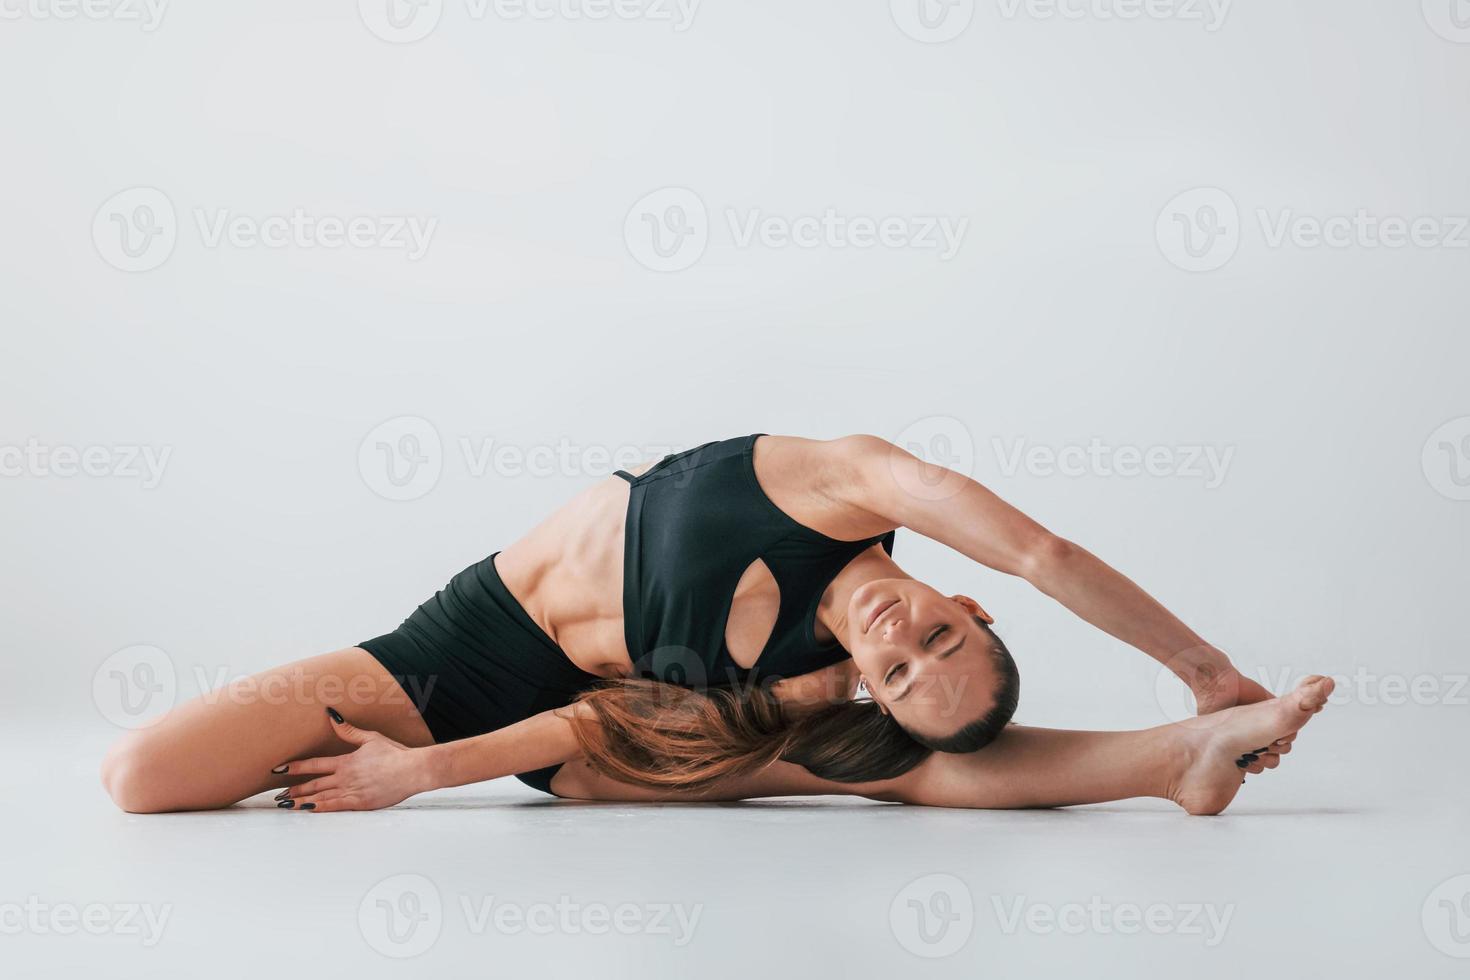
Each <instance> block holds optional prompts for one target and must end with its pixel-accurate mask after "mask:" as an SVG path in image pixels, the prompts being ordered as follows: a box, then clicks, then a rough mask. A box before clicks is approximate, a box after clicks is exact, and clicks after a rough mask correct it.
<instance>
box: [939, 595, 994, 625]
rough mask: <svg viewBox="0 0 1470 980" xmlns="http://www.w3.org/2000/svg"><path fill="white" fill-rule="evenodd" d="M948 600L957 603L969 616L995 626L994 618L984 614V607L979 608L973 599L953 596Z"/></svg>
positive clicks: (964, 596) (965, 596)
mask: <svg viewBox="0 0 1470 980" xmlns="http://www.w3.org/2000/svg"><path fill="white" fill-rule="evenodd" d="M950 598H951V599H953V600H954V601H955V602H958V603H959V604H960V605H962V606H964V607H965V609H966V610H967V611H968V612H969V613H970V615H971V616H979V617H980V618H981V619H982V620H984V621H985V622H986V623H987V624H990V625H994V624H995V617H994V616H992V615H990V613H988V612H986V611H985V607H983V606H981V605H980V603H978V602H976V601H975V600H974V599H971V598H970V597H969V596H967V595H953V596H950Z"/></svg>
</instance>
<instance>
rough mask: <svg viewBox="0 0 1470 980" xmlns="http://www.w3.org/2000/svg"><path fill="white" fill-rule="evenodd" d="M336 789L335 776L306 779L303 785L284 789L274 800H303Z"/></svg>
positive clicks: (299, 784)
mask: <svg viewBox="0 0 1470 980" xmlns="http://www.w3.org/2000/svg"><path fill="white" fill-rule="evenodd" d="M336 788H337V778H336V776H335V775H332V776H323V777H322V778H321V779H308V780H307V781H306V782H304V783H298V784H297V785H295V786H288V787H286V789H284V790H282V791H281V792H280V793H279V794H277V796H276V799H277V800H303V799H305V798H306V797H308V796H311V795H312V794H313V793H320V792H322V791H323V790H328V789H336Z"/></svg>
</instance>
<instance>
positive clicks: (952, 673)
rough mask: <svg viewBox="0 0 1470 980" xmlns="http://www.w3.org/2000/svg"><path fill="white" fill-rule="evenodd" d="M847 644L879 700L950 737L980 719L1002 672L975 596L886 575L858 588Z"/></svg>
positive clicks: (904, 718)
mask: <svg viewBox="0 0 1470 980" xmlns="http://www.w3.org/2000/svg"><path fill="white" fill-rule="evenodd" d="M847 614H848V637H847V642H846V644H845V646H846V647H847V650H848V652H849V653H850V654H851V655H852V659H853V662H854V663H856V664H857V665H858V669H859V670H860V671H862V675H863V680H864V681H865V683H866V686H867V688H868V691H869V692H870V693H871V694H872V696H873V700H874V701H876V702H878V705H879V706H880V707H881V708H882V709H883V710H884V711H886V712H888V713H889V714H891V715H892V716H893V719H894V720H895V721H897V722H898V723H899V725H901V726H902V727H903V728H904V729H905V730H906V731H909V732H914V733H917V734H919V735H921V736H928V737H934V738H943V737H946V736H949V735H952V734H954V733H955V732H957V731H959V730H960V729H961V728H963V727H965V726H966V725H968V724H970V723H971V722H974V721H977V720H979V719H980V718H981V717H983V716H984V715H985V713H986V712H988V711H989V710H990V708H991V706H992V705H994V703H995V691H996V689H997V687H998V686H999V685H1000V682H1001V678H1000V675H999V673H998V671H997V669H996V666H995V659H994V657H993V656H992V655H991V643H990V638H989V637H988V636H987V635H986V633H985V632H984V631H983V630H982V629H981V628H980V627H979V626H978V625H977V624H976V623H975V619H974V617H976V616H979V617H980V618H981V619H983V620H984V621H986V622H987V623H988V622H990V621H991V619H990V617H989V615H988V614H986V612H985V611H984V610H983V609H981V608H980V606H979V604H978V603H976V602H975V600H973V599H969V598H966V597H965V596H946V595H943V594H941V593H940V592H938V591H936V590H935V589H932V588H930V587H929V586H927V585H925V584H924V583H922V582H916V581H914V580H913V579H908V578H893V579H878V580H876V581H872V582H867V583H864V584H863V585H862V586H860V587H859V588H858V589H857V591H856V592H854V593H853V595H852V599H851V602H850V604H849V606H848V610H847Z"/></svg>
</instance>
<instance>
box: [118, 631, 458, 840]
mask: <svg viewBox="0 0 1470 980" xmlns="http://www.w3.org/2000/svg"><path fill="white" fill-rule="evenodd" d="M328 706H331V707H334V708H336V709H337V710H338V711H340V712H341V713H342V715H343V716H344V717H345V718H346V719H347V720H348V721H350V722H352V724H354V725H356V726H358V727H359V728H366V729H369V730H372V731H377V732H382V733H383V734H384V735H387V736H388V737H389V738H391V739H394V740H395V741H398V742H402V743H403V744H405V745H411V746H420V745H429V744H431V743H432V742H433V741H434V739H433V736H431V735H430V734H429V729H428V726H426V725H425V724H424V720H423V718H422V717H421V716H420V715H419V711H418V708H417V707H415V705H414V704H413V702H412V701H411V700H410V699H409V697H408V695H407V694H405V693H404V690H403V688H401V687H400V686H399V684H398V682H397V681H395V680H394V679H393V677H392V675H390V674H389V673H388V672H387V670H385V669H384V668H383V666H382V664H380V663H378V661H377V660H376V659H374V658H373V656H372V654H370V653H368V652H367V651H366V650H363V649H362V648H360V647H348V648H346V649H344V650H337V651H335V652H333V653H325V654H322V655H320V656H316V657H310V658H308V659H306V660H298V661H296V662H295V663H292V664H287V665H285V666H283V667H277V668H274V669H272V670H268V671H265V672H263V673H259V674H256V675H254V676H253V677H249V678H245V679H243V680H240V681H237V682H234V683H232V684H230V685H228V686H227V687H224V688H220V689H219V690H216V691H211V692H209V693H207V694H203V695H201V696H199V697H197V698H195V699H193V700H192V701H189V702H187V703H186V704H181V705H179V706H178V707H177V708H174V709H173V710H172V711H170V712H169V713H168V714H166V715H165V716H163V718H161V719H159V720H158V721H157V722H155V723H154V724H152V725H150V726H149V727H147V728H143V729H139V730H138V731H134V732H129V733H128V734H127V735H125V736H123V737H122V738H121V739H119V740H118V742H117V743H116V744H115V745H113V747H112V749H111V750H110V751H109V752H108V753H107V757H106V759H104V760H103V764H102V782H103V785H104V786H105V787H106V788H107V791H108V792H109V793H110V794H111V795H112V798H113V800H114V801H115V802H116V803H117V804H118V806H120V807H122V808H123V809H124V810H128V811H130V812H133V813H156V812H160V811H166V810H204V809H213V808H217V807H223V806H229V805H230V804H231V803H235V802H238V801H239V800H243V799H245V798H246V797H248V796H254V795H255V794H256V793H260V792H263V791H265V790H268V789H272V788H275V787H280V786H288V785H291V784H292V783H293V782H295V781H296V780H294V779H293V778H292V777H290V776H277V775H274V774H272V773H271V769H273V768H275V767H276V766H279V765H280V764H281V763H283V762H289V761H290V760H292V759H301V758H306V757H310V756H320V755H340V754H342V753H344V752H348V751H351V749H352V746H351V745H348V744H347V743H346V742H343V741H341V740H340V739H338V738H337V737H336V735H335V734H334V733H333V731H332V726H331V723H330V722H329V721H328V719H327V714H326V709H327V707H328Z"/></svg>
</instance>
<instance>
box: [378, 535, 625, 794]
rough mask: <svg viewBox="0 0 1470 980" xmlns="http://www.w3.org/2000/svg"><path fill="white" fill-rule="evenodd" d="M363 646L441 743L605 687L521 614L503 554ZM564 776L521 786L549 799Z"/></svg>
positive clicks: (543, 773)
mask: <svg viewBox="0 0 1470 980" xmlns="http://www.w3.org/2000/svg"><path fill="white" fill-rule="evenodd" d="M358 646H360V647H362V648H363V649H364V650H366V651H367V652H368V653H370V654H372V655H373V656H374V657H375V658H376V659H377V661H378V663H380V664H382V665H383V666H384V667H385V668H386V669H387V671H388V673H390V674H392V675H393V677H394V679H395V680H397V681H398V683H399V685H400V686H401V687H402V688H403V690H404V693H405V694H407V695H408V697H409V699H410V700H412V701H413V702H414V704H415V705H417V706H418V709H419V713H420V714H421V715H423V719H424V723H425V724H426V725H428V728H429V733H430V734H431V735H433V736H434V741H435V742H452V741H454V740H455V739H460V738H470V737H471V736H474V735H483V734H485V733H486V732H493V731H495V730H496V729H497V728H504V727H505V726H506V725H513V724H515V723H516V722H518V721H524V720H525V719H527V718H529V717H531V716H532V715H534V714H539V713H540V712H542V711H547V710H550V709H552V708H560V707H562V706H564V705H567V704H570V703H571V702H572V701H573V700H574V699H575V698H576V696H577V695H578V694H579V693H581V692H582V691H585V690H586V689H587V688H589V687H591V686H592V685H594V684H596V683H597V682H598V680H599V678H598V677H597V676H596V675H594V674H589V673H587V672H585V671H583V670H580V669H578V668H577V666H576V665H574V664H573V663H572V661H571V660H570V659H568V657H567V655H566V654H565V653H563V652H562V649H561V648H560V647H558V646H557V645H556V644H555V643H553V642H552V641H551V637H549V636H547V635H546V633H545V631H543V630H542V629H541V627H539V626H537V625H536V623H535V621H533V620H532V619H531V617H530V616H529V615H527V614H526V611H525V610H524V609H522V608H521V604H520V603H519V602H517V601H516V600H515V597H514V596H512V595H511V594H510V591H509V590H508V589H506V587H505V583H504V582H502V581H501V580H500V575H499V574H498V573H497V572H496V571H495V555H491V556H490V557H489V558H486V559H485V560H484V561H480V562H476V563H475V564H473V565H471V566H470V567H469V568H466V569H465V570H464V571H462V572H460V573H459V574H458V575H456V576H454V578H452V579H450V580H449V584H448V585H446V586H444V588H442V589H440V590H439V591H438V592H437V593H436V594H435V595H434V597H433V598H432V599H430V600H429V601H427V602H425V603H424V604H423V605H421V606H419V607H418V608H417V609H415V610H414V611H413V614H412V615H410V616H409V617H408V618H407V619H405V620H404V621H403V625H401V626H399V627H398V629H396V630H394V631H393V632H392V633H385V634H384V635H382V636H379V637H376V638H374V639H371V640H367V641H366V642H363V643H359V644H358ZM559 768H560V767H559V766H552V767H550V768H547V769H538V770H537V771H535V772H529V773H522V774H521V775H520V776H518V777H517V778H519V779H520V780H521V782H523V783H525V784H526V785H528V786H533V787H535V788H536V789H539V790H541V791H542V792H544V793H550V792H551V777H552V776H554V775H555V774H556V771H557V769H559Z"/></svg>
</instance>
